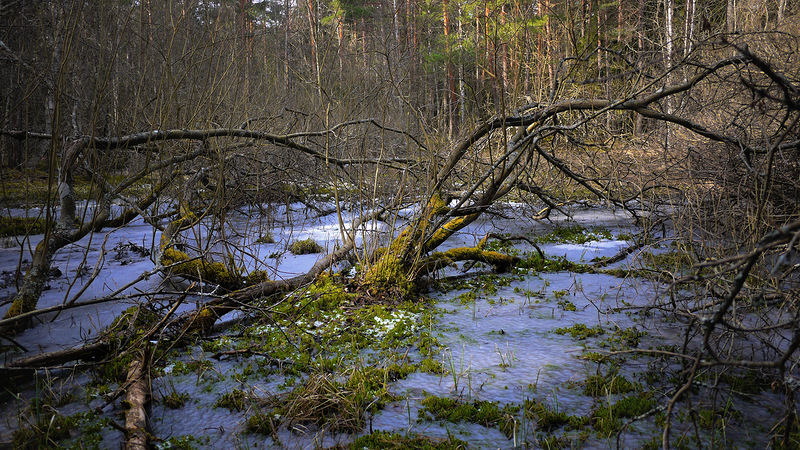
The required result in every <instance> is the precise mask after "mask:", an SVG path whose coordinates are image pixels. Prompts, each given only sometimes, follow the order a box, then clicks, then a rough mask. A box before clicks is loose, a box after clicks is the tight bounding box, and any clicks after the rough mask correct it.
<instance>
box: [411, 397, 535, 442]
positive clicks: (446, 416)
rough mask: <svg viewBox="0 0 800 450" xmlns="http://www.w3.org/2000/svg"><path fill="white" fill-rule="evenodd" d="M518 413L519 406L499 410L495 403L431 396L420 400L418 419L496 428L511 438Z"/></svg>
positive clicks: (507, 406) (509, 406)
mask: <svg viewBox="0 0 800 450" xmlns="http://www.w3.org/2000/svg"><path fill="white" fill-rule="evenodd" d="M518 413H519V406H513V405H506V406H504V407H503V408H500V407H499V406H498V405H497V403H495V402H488V401H485V400H476V401H474V402H472V403H462V402H460V401H458V400H454V399H451V398H446V397H436V396H432V395H431V396H428V397H425V399H423V400H422V409H420V410H419V419H420V420H442V421H447V422H470V423H476V424H478V425H483V426H485V427H496V428H498V429H500V431H502V432H503V434H505V435H506V436H508V437H511V436H512V435H513V433H514V422H515V418H516V416H517V414H518Z"/></svg>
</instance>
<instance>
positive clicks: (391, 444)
mask: <svg viewBox="0 0 800 450" xmlns="http://www.w3.org/2000/svg"><path fill="white" fill-rule="evenodd" d="M349 448H350V450H362V449H364V450H367V449H368V450H383V449H397V450H400V449H409V450H464V449H466V448H467V443H466V442H464V441H462V440H459V439H456V438H454V437H452V436H448V438H447V439H446V440H441V439H429V438H427V437H425V436H419V435H416V434H413V433H412V434H400V433H391V432H389V431H380V430H379V431H376V432H374V433H372V434H368V435H366V436H361V437H359V438H357V439H356V440H355V441H353V443H352V444H350V446H349Z"/></svg>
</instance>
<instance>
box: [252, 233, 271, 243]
mask: <svg viewBox="0 0 800 450" xmlns="http://www.w3.org/2000/svg"><path fill="white" fill-rule="evenodd" d="M256 243H258V244H274V243H275V238H274V237H273V236H272V233H264V234H262V235H261V236H259V237H258V239H256Z"/></svg>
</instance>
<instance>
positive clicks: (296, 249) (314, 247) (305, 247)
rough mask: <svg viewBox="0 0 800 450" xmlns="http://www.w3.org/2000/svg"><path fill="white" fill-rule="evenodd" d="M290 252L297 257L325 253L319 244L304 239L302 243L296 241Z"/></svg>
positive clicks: (290, 247)
mask: <svg viewBox="0 0 800 450" xmlns="http://www.w3.org/2000/svg"><path fill="white" fill-rule="evenodd" d="M289 251H290V252H292V253H294V254H295V255H309V254H312V253H322V252H323V251H325V249H324V248H322V246H321V245H319V244H317V243H316V241H314V240H313V239H310V238H309V239H304V240H302V241H294V242H292V244H291V245H290V246H289Z"/></svg>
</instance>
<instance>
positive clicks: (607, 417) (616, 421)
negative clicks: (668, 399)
mask: <svg viewBox="0 0 800 450" xmlns="http://www.w3.org/2000/svg"><path fill="white" fill-rule="evenodd" d="M655 406H656V402H655V400H653V398H652V397H651V396H650V395H649V394H643V395H634V396H630V397H624V398H621V399H620V400H618V401H617V402H616V403H614V404H613V405H611V407H609V406H608V405H607V404H606V405H603V406H600V407H599V408H597V409H596V410H594V412H592V417H591V421H592V427H594V429H595V430H597V431H599V432H600V433H601V434H602V435H605V436H607V435H610V434H611V433H614V432H616V431H619V429H620V428H622V421H621V420H620V419H623V418H633V417H638V416H641V415H642V414H644V413H646V412H648V411H650V410H651V409H653V408H655Z"/></svg>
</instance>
